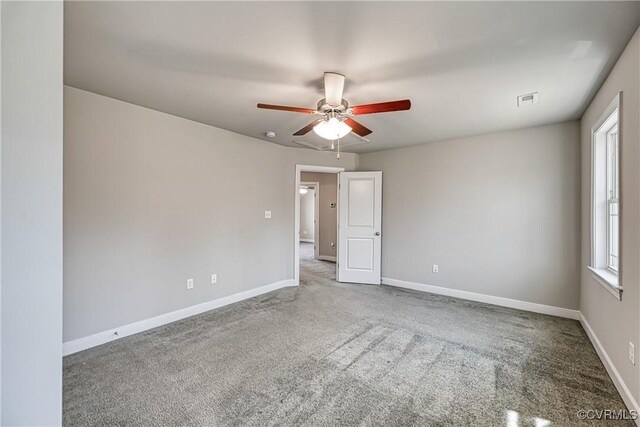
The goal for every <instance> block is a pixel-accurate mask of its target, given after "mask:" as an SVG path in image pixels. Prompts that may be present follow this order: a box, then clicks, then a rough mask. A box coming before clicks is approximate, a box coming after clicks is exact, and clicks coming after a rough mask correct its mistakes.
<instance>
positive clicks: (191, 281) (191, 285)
mask: <svg viewBox="0 0 640 427" xmlns="http://www.w3.org/2000/svg"><path fill="white" fill-rule="evenodd" d="M187 289H193V279H187Z"/></svg>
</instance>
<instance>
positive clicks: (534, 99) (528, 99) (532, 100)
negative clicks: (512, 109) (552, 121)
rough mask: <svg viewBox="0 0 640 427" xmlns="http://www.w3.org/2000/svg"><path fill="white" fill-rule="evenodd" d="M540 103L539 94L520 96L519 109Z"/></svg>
mask: <svg viewBox="0 0 640 427" xmlns="http://www.w3.org/2000/svg"><path fill="white" fill-rule="evenodd" d="M537 103H538V92H533V93H528V94H526V95H520V96H519V97H518V107H524V106H525V105H533V104H537Z"/></svg>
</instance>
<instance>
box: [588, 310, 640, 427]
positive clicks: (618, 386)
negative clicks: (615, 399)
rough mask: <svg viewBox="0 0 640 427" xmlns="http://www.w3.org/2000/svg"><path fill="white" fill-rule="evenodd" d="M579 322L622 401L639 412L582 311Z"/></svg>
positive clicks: (631, 409)
mask: <svg viewBox="0 0 640 427" xmlns="http://www.w3.org/2000/svg"><path fill="white" fill-rule="evenodd" d="M580 323H581V324H582V327H583V328H584V330H585V332H586V333H587V336H588V337H589V339H590V340H591V344H593V347H594V348H595V349H596V353H598V356H599V357H600V360H601V361H602V364H603V365H604V367H605V368H606V370H607V373H609V376H610V377H611V379H612V380H613V384H614V385H615V386H616V389H618V393H620V396H622V400H624V403H625V404H626V405H627V409H629V410H630V411H636V413H637V414H640V406H638V402H636V400H635V399H634V398H633V395H632V394H631V391H630V390H629V388H628V387H627V385H626V384H625V382H624V380H623V379H622V376H621V375H620V373H619V372H618V370H617V369H616V367H615V366H614V365H613V362H612V361H611V359H610V358H609V355H608V354H607V352H606V351H605V349H604V347H603V346H602V343H601V342H600V340H599V339H598V337H597V336H596V334H595V332H594V331H593V329H591V325H589V322H587V319H586V318H585V317H584V315H583V314H582V313H580ZM635 422H636V424H637V425H640V420H635Z"/></svg>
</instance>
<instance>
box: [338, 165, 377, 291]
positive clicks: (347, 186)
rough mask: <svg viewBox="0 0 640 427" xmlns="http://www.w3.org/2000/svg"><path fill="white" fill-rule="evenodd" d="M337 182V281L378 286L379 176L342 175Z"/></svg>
mask: <svg viewBox="0 0 640 427" xmlns="http://www.w3.org/2000/svg"><path fill="white" fill-rule="evenodd" d="M338 179H339V182H340V187H339V188H340V190H339V192H340V195H339V197H340V198H339V200H340V204H339V218H338V219H339V223H338V239H339V242H340V244H339V245H338V281H339V282H352V283H372V284H380V276H381V249H382V241H381V239H382V237H381V235H380V231H381V229H382V172H341V173H340V174H339V178H338Z"/></svg>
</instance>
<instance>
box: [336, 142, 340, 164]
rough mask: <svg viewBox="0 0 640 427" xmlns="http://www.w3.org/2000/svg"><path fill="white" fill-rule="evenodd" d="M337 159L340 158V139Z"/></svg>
mask: <svg viewBox="0 0 640 427" xmlns="http://www.w3.org/2000/svg"><path fill="white" fill-rule="evenodd" d="M336 158H337V159H339V158H340V138H338V155H337V156H336Z"/></svg>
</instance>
